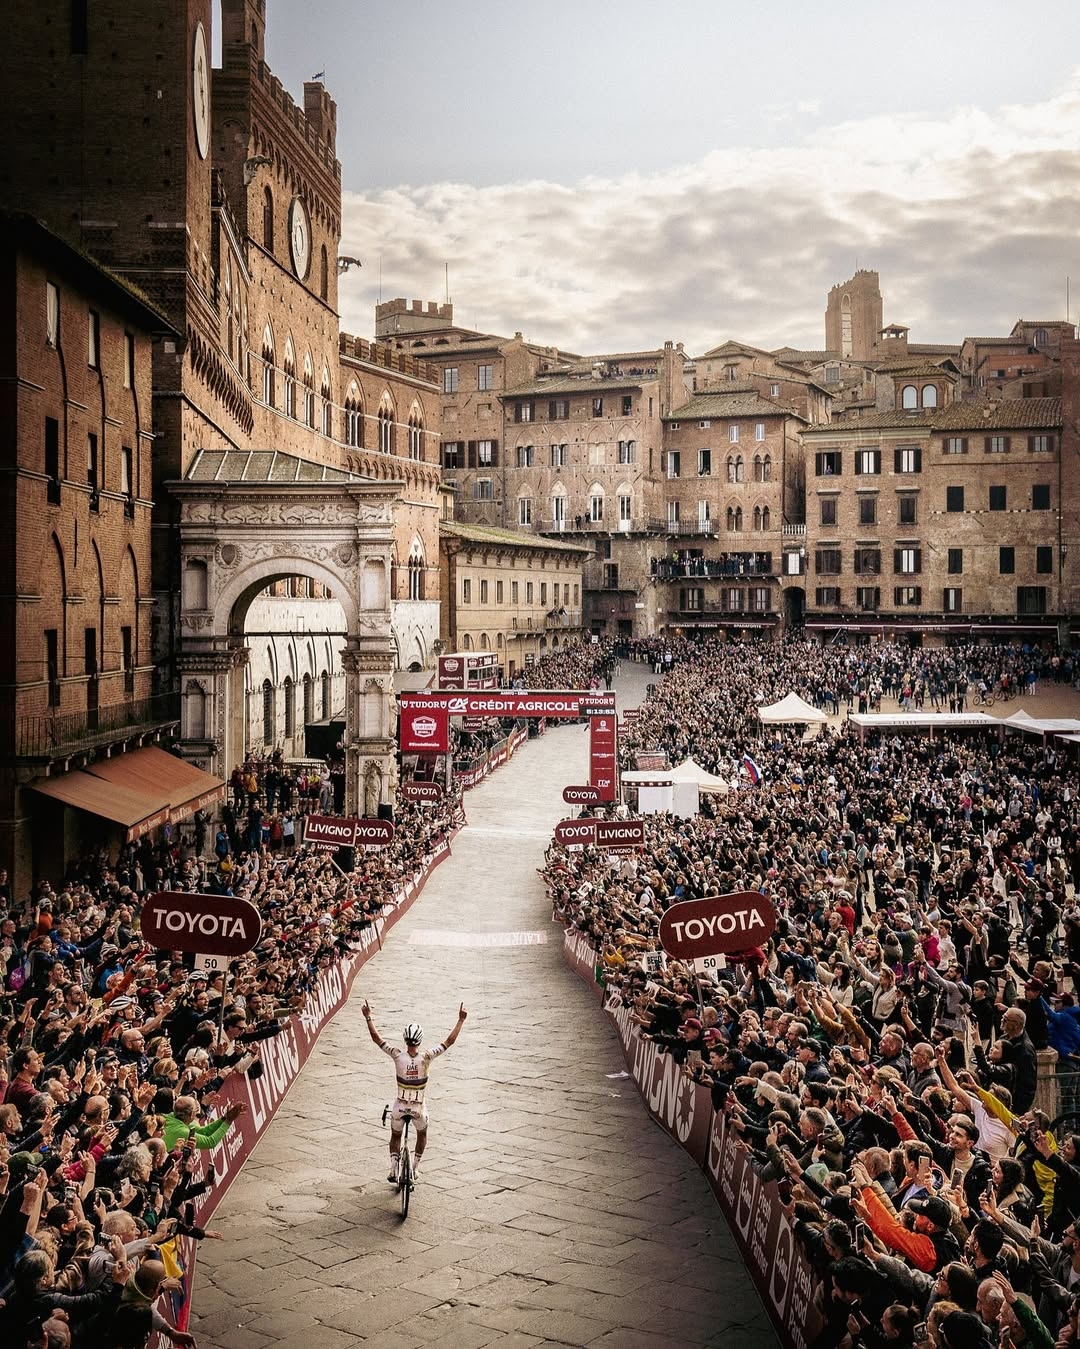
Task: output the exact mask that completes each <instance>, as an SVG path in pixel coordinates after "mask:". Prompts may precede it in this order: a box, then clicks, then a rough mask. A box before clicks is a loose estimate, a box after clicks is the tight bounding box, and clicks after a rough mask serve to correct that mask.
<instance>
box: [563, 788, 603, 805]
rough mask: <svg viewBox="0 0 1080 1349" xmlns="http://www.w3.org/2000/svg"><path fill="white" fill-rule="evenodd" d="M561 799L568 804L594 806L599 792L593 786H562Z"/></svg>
mask: <svg viewBox="0 0 1080 1349" xmlns="http://www.w3.org/2000/svg"><path fill="white" fill-rule="evenodd" d="M562 799H563V800H564V801H565V802H566V804H567V805H568V806H595V805H596V803H597V802H598V801H599V800H600V793H599V792H598V791H597V790H596V788H595V787H564V788H563V794H562Z"/></svg>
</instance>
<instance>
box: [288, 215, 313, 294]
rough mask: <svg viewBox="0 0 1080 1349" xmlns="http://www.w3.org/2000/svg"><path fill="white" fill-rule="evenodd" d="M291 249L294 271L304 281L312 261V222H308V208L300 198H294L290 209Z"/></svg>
mask: <svg viewBox="0 0 1080 1349" xmlns="http://www.w3.org/2000/svg"><path fill="white" fill-rule="evenodd" d="M289 249H290V251H291V252H292V265H293V271H294V272H295V273H296V275H297V276H298V277H299V278H300V280H301V281H303V279H304V278H305V277H306V276H307V274H308V263H309V262H310V261H311V221H310V220H308V213H307V207H306V206H305V205H304V203H303V202H302V201H301V200H300V198H299V197H293V199H292V205H291V206H290V207H289Z"/></svg>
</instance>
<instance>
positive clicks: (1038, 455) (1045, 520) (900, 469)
mask: <svg viewBox="0 0 1080 1349" xmlns="http://www.w3.org/2000/svg"><path fill="white" fill-rule="evenodd" d="M1061 433H1062V410H1061V402H1060V400H1058V399H1052V398H1037V399H1014V400H1001V401H986V402H983V403H967V402H960V403H953V404H951V405H949V406H945V407H941V408H938V409H936V410H924V409H917V410H911V411H904V410H903V409H896V410H894V411H893V412H889V413H874V414H870V415H868V416H866V417H862V418H859V419H853V420H850V421H844V422H841V423H837V424H835V425H832V426H827V427H811V428H808V429H807V430H806V431H804V433H803V441H804V444H805V447H806V464H807V491H806V496H807V503H806V512H807V514H806V521H807V523H806V543H805V547H806V563H807V567H806V571H807V575H806V623H807V627H808V628H809V629H810V630H812V631H818V632H822V633H826V634H827V633H832V632H835V631H838V630H839V631H846V632H860V631H863V632H873V633H882V632H884V633H887V634H893V635H901V636H909V637H912V638H914V639H916V640H917V639H921V636H922V635H923V634H949V633H956V634H968V633H972V634H976V635H978V634H980V633H986V634H993V635H1000V634H1002V633H1016V634H1017V635H1018V636H1021V637H1025V638H1030V637H1032V636H1048V637H1053V636H1055V635H1056V634H1057V631H1058V625H1059V623H1060V622H1062V621H1064V620H1065V619H1066V618H1067V617H1068V613H1069V610H1070V597H1069V596H1068V595H1067V594H1066V593H1065V589H1064V587H1063V584H1062V574H1061V572H1062V565H1063V561H1064V559H1063V556H1062V544H1063V543H1064V542H1066V539H1065V533H1064V521H1065V519H1066V510H1067V507H1066V506H1065V505H1064V497H1065V496H1066V495H1067V494H1068V493H1069V492H1070V488H1069V486H1068V484H1067V483H1066V482H1065V481H1064V480H1063V475H1062V471H1061Z"/></svg>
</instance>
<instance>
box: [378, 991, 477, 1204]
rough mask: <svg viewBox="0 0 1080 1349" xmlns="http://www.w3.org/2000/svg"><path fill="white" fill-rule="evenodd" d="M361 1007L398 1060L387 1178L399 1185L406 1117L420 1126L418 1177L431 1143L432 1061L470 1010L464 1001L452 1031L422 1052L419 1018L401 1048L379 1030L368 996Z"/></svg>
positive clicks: (407, 1029)
mask: <svg viewBox="0 0 1080 1349" xmlns="http://www.w3.org/2000/svg"><path fill="white" fill-rule="evenodd" d="M360 1010H361V1012H363V1014H364V1020H365V1021H366V1022H367V1028H368V1034H369V1035H370V1036H371V1038H372V1039H373V1040H374V1041H375V1043H376V1044H377V1045H378V1046H379V1048H380V1049H381V1050H382V1052H383V1053H384V1054H388V1055H389V1056H390V1057H391V1058H392V1059H393V1060H394V1072H395V1075H396V1077H397V1099H396V1100H395V1101H394V1109H393V1111H392V1112H391V1116H390V1174H389V1175H388V1176H387V1177H386V1179H387V1180H388V1181H389V1182H390V1183H391V1185H396V1184H397V1178H398V1158H399V1156H400V1154H401V1131H402V1129H403V1128H404V1127H405V1116H406V1115H407V1114H408V1115H411V1116H412V1120H413V1125H414V1127H415V1129H416V1152H415V1155H414V1157H413V1171H412V1174H413V1179H414V1180H415V1179H416V1178H417V1176H418V1175H419V1172H420V1158H421V1157H422V1156H423V1155H424V1148H425V1146H426V1145H427V1127H428V1113H427V1106H426V1105H425V1104H424V1088H425V1087H426V1086H427V1080H428V1067H429V1065H430V1063H431V1060H432V1059H434V1058H438V1056H439V1055H440V1054H445V1053H446V1051H447V1050H448V1049H449V1048H450V1046H451V1045H452V1044H453V1043H454V1041H455V1040H456V1039H457V1038H458V1036H459V1035H460V1034H461V1028H462V1026H464V1024H465V1018H466V1017H467V1016H468V1012H466V1010H465V1004H464V1003H462V1004H461V1007H460V1008H459V1009H458V1019H457V1025H456V1026H455V1027H454V1029H453V1030H452V1031H451V1032H450V1034H449V1035H447V1036H446V1037H445V1039H444V1040H443V1041H442V1043H441V1044H437V1045H436V1046H435V1047H434V1049H426V1050H424V1052H423V1053H421V1052H420V1043H421V1041H422V1040H423V1038H424V1028H423V1026H419V1025H417V1023H416V1022H415V1021H410V1022H409V1024H408V1025H407V1026H406V1027H405V1029H404V1031H402V1039H403V1040H404V1041H405V1048H404V1049H397V1048H395V1047H394V1046H393V1045H388V1044H387V1043H386V1041H385V1040H384V1039H383V1037H382V1036H381V1035H380V1034H379V1032H378V1031H377V1030H376V1029H375V1023H374V1022H373V1021H372V1019H371V1007H370V1006H369V1004H368V1001H367V999H366V998H365V999H364V1005H363V1006H362V1007H361V1008H360Z"/></svg>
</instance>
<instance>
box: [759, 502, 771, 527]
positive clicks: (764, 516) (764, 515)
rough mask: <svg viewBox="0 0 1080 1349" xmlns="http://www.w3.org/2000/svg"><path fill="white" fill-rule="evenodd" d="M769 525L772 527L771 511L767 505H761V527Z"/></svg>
mask: <svg viewBox="0 0 1080 1349" xmlns="http://www.w3.org/2000/svg"><path fill="white" fill-rule="evenodd" d="M771 527H772V513H771V512H770V510H769V508H768V506H762V508H761V528H762V529H769V528H771Z"/></svg>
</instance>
